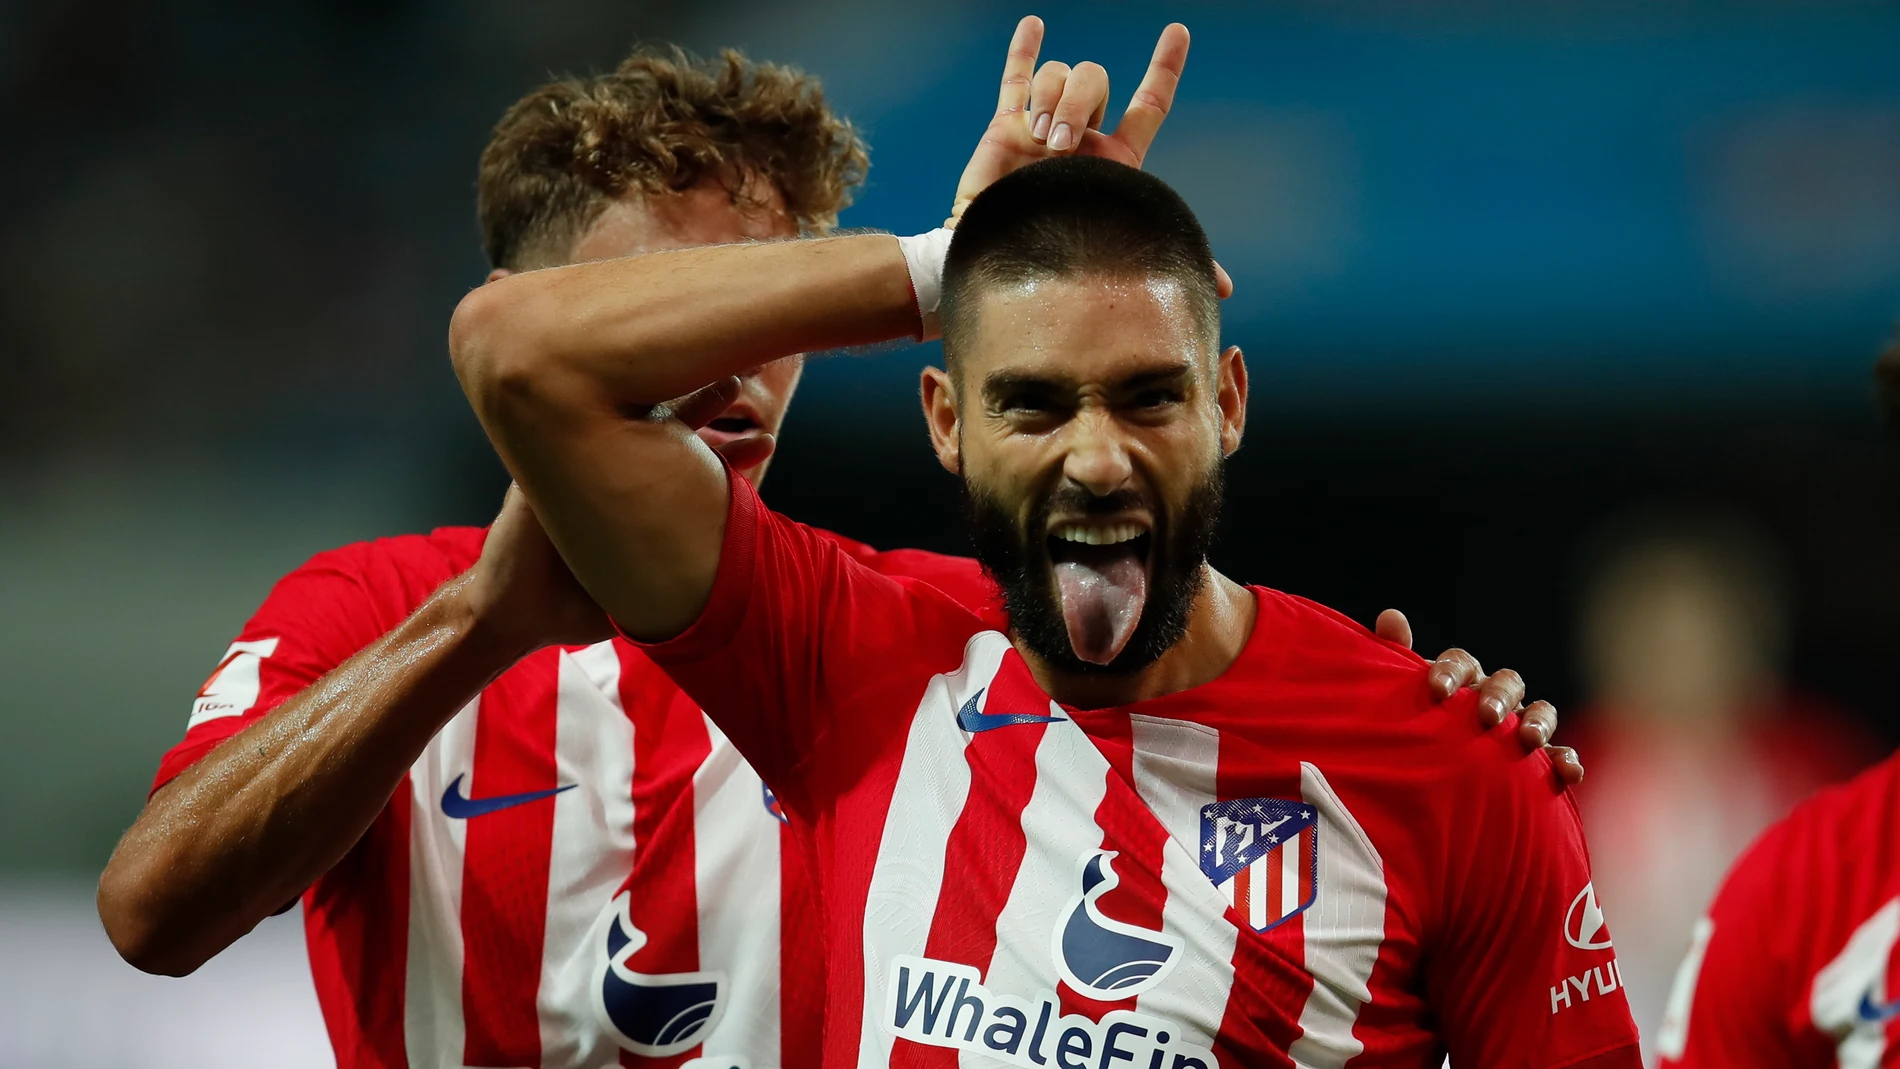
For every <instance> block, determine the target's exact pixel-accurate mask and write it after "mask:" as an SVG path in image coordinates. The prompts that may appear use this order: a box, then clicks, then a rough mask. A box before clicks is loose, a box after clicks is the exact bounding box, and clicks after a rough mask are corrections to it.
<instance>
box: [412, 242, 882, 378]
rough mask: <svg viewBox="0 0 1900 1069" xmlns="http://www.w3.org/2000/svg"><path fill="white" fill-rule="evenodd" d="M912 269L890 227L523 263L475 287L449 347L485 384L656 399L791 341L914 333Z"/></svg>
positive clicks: (811, 345)
mask: <svg viewBox="0 0 1900 1069" xmlns="http://www.w3.org/2000/svg"><path fill="white" fill-rule="evenodd" d="M917 329H918V318H917V310H916V305H915V303H914V299H913V296H912V293H911V288H910V275H909V271H908V269H907V268H906V267H905V264H904V257H903V254H902V252H901V251H900V250H899V248H898V244H897V242H896V240H895V239H893V238H891V237H888V236H885V235H862V236H854V237H843V238H827V239H814V240H804V241H782V242H769V243H761V244H749V245H720V246H712V247H707V248H698V249H683V250H678V251H673V252H663V253H654V254H650V255H645V256H633V257H627V258H624V259H618V260H602V261H598V262H594V263H586V264H575V265H572V266H568V267H560V268H553V269H549V270H546V271H533V272H526V273H523V274H519V275H513V276H510V277H507V278H503V279H499V280H497V281H495V282H491V283H489V284H488V285H486V286H482V287H480V288H479V289H477V290H475V291H473V292H471V293H470V294H469V295H468V296H467V297H466V298H464V299H463V301H462V303H461V304H460V305H459V306H458V307H457V308H456V311H455V317H454V319H453V321H452V323H451V325H450V334H449V348H450V352H451V354H452V355H453V357H454V360H455V364H456V369H457V372H458V373H459V374H460V375H461V376H462V379H463V383H464V385H465V386H467V387H468V389H469V393H470V396H471V397H472V398H473V399H474V400H475V401H476V404H477V407H478V408H488V407H489V406H488V405H486V404H484V398H485V397H487V396H491V395H495V394H499V393H501V392H504V391H509V390H511V389H512V390H514V391H527V392H531V393H533V394H535V395H537V396H542V397H547V396H561V395H564V394H566V393H567V391H568V390H569V389H570V388H577V389H575V392H577V393H579V394H582V395H585V396H586V397H587V398H588V399H590V400H599V401H601V402H603V403H604V404H606V405H607V406H609V407H612V408H615V409H629V408H632V409H638V408H640V407H644V406H652V405H657V404H660V403H662V402H665V401H668V400H672V399H674V398H677V397H680V396H682V395H684V394H687V393H690V392H691V391H693V390H696V389H698V388H699V387H701V386H704V385H706V384H707V383H710V382H713V381H715V380H718V379H721V378H724V377H726V376H730V375H737V374H741V373H744V372H746V371H749V370H751V369H752V368H755V367H757V366H759V365H760V364H763V363H765V362H767V361H770V360H774V359H777V358H779V357H782V356H789V355H791V354H793V353H802V352H812V351H817V350H824V349H834V348H841V347H845V346H853V345H864V344H869V343H873V342H880V341H887V340H890V339H892V338H899V337H906V336H910V335H913V334H915V333H916V331H917Z"/></svg>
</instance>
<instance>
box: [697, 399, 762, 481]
mask: <svg viewBox="0 0 1900 1069" xmlns="http://www.w3.org/2000/svg"><path fill="white" fill-rule="evenodd" d="M698 434H699V440H700V441H702V442H705V443H706V444H707V445H709V446H711V447H712V448H713V451H714V452H716V453H718V454H719V455H721V456H723V457H725V458H726V462H727V463H729V464H731V465H732V466H733V467H735V468H738V469H739V470H741V471H743V470H745V469H747V468H753V467H757V466H758V465H759V464H761V463H764V461H765V459H766V458H767V457H769V456H771V455H772V445H773V441H772V436H771V435H769V434H767V433H766V431H765V427H764V426H763V425H762V424H760V423H759V420H758V416H757V415H756V414H755V413H753V412H752V411H751V409H750V407H749V406H747V405H746V404H745V403H744V402H740V403H738V404H735V405H733V406H731V407H730V408H727V409H726V410H725V411H724V412H723V413H721V414H720V415H719V418H718V419H715V420H713V421H711V422H709V423H707V424H706V425H705V426H703V427H701V428H699V431H698Z"/></svg>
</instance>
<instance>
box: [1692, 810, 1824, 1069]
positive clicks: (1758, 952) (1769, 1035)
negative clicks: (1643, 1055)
mask: <svg viewBox="0 0 1900 1069" xmlns="http://www.w3.org/2000/svg"><path fill="white" fill-rule="evenodd" d="M1786 840H1787V835H1786V825H1785V824H1784V825H1782V826H1778V827H1777V828H1775V829H1773V830H1771V831H1770V832H1769V833H1768V834H1767V835H1766V836H1764V837H1763V838H1762V839H1761V840H1760V841H1758V842H1757V843H1756V844H1755V846H1753V847H1751V848H1750V849H1749V851H1748V852H1747V853H1745V854H1743V855H1742V858H1741V860H1740V861H1738V862H1737V863H1736V865H1735V868H1734V869H1732V870H1731V871H1730V872H1729V875H1728V878H1727V880H1726V881H1724V883H1723V885H1722V889H1721V890H1720V891H1718V892H1717V893H1716V896H1715V901H1714V903H1713V904H1712V905H1711V906H1710V907H1709V915H1708V916H1707V917H1705V918H1703V919H1702V921H1701V922H1700V923H1699V924H1697V925H1696V929H1695V933H1694V938H1693V939H1692V940H1691V942H1690V945H1689V951H1688V953H1687V954H1686V955H1684V957H1683V960H1682V964H1681V965H1680V966H1679V967H1678V968H1677V970H1676V979H1675V984H1674V986H1672V987H1671V988H1670V992H1669V1001H1668V1003H1667V1005H1666V1007H1665V1009H1664V1012H1663V1023H1662V1027H1661V1028H1660V1029H1659V1030H1658V1031H1657V1034H1656V1053H1657V1054H1658V1055H1659V1056H1660V1058H1661V1062H1660V1064H1661V1065H1663V1066H1666V1067H1669V1069H1731V1067H1732V1069H1755V1067H1760V1069H1791V1067H1796V1066H1808V1065H1814V1066H1822V1065H1832V1064H1834V1059H1833V1057H1832V1054H1831V1052H1830V1051H1829V1050H1828V1048H1827V1046H1826V1044H1825V1043H1823V1044H1820V1045H1819V1049H1818V1050H1817V1049H1810V1048H1813V1047H1814V1046H1815V1044H1813V1043H1812V1042H1807V1041H1806V1040H1808V1039H1809V1038H1810V1037H1809V1036H1806V1035H1803V1034H1802V1033H1803V1032H1804V1031H1805V1030H1804V1029H1801V1028H1799V1027H1798V1026H1797V1021H1800V1020H1805V1015H1804V1014H1803V1013H1802V1012H1801V1008H1800V1003H1801V1000H1802V996H1803V994H1804V992H1803V991H1802V990H1800V989H1799V988H1798V986H1797V985H1800V984H1802V983H1804V978H1805V977H1806V976H1807V975H1808V972H1809V971H1810V970H1803V969H1800V968H1799V967H1798V966H1799V964H1800V963H1799V962H1797V961H1794V960H1792V958H1793V955H1792V954H1791V953H1789V948H1788V947H1787V945H1786V944H1787V939H1788V936H1789V934H1790V932H1791V930H1793V929H1798V928H1799V927H1800V926H1799V925H1791V924H1789V923H1787V919H1786V913H1787V911H1786V909H1785V907H1784V906H1783V900H1784V898H1785V896H1786V889H1785V887H1783V888H1777V887H1776V886H1775V884H1776V882H1777V877H1785V875H1786V873H1787V871H1788V870H1787V868H1786V864H1787V858H1786V857H1785V848H1786Z"/></svg>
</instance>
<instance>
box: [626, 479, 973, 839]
mask: <svg viewBox="0 0 1900 1069" xmlns="http://www.w3.org/2000/svg"><path fill="white" fill-rule="evenodd" d="M729 482H730V484H731V487H732V491H731V499H730V501H731V503H730V505H729V511H728V514H727V520H726V535H725V543H724V547H723V550H722V552H721V553H720V560H719V572H718V576H717V577H716V578H715V580H714V582H713V590H712V594H711V596H710V598H709V599H708V601H707V603H706V607H705V608H704V609H703V610H702V611H701V613H700V616H699V619H698V620H696V621H695V622H694V623H693V625H692V626H691V627H689V628H688V629H687V630H686V631H685V632H683V633H682V634H680V635H679V636H677V637H675V638H673V639H670V640H668V641H665V642H660V643H644V644H640V645H641V646H642V648H643V649H644V650H645V651H646V652H647V654H648V655H649V656H650V657H651V658H652V659H653V660H654V662H655V663H657V664H658V665H659V666H660V667H661V668H662V669H664V670H665V671H666V672H667V674H668V675H670V676H671V677H672V678H673V680H674V682H676V683H677V684H679V686H680V687H681V689H683V690H684V691H685V692H686V693H687V694H688V695H689V696H690V697H692V698H693V700H695V701H697V702H698V703H699V705H700V707H701V708H702V709H704V710H705V712H706V715H707V716H709V717H710V718H712V720H713V722H714V723H715V724H717V725H718V726H719V729H720V730H721V731H723V732H724V733H725V735H726V737H727V738H729V739H731V740H732V743H733V745H734V746H735V747H737V749H738V750H739V752H740V753H741V754H742V755H744V757H745V758H746V760H747V761H749V762H750V763H751V764H752V766H753V768H755V769H757V770H758V772H759V774H760V776H761V777H762V778H763V779H764V780H765V782H766V783H768V784H770V785H771V787H772V790H773V792H774V793H775V794H776V795H777V796H778V799H779V801H780V802H781V804H783V805H786V806H788V807H791V808H793V809H795V810H799V811H802V812H804V813H806V814H810V813H812V812H815V811H816V808H818V807H821V806H822V804H823V801H824V798H825V796H826V795H827V794H828V793H829V792H835V791H842V790H846V789H848V788H849V787H850V785H851V783H853V782H854V781H855V779H856V775H857V773H858V772H860V771H862V770H863V769H864V768H865V767H867V766H868V765H869V764H870V763H871V762H872V761H873V760H874V759H875V757H876V756H877V755H878V754H880V753H882V752H884V750H885V748H886V747H887V746H890V745H892V744H893V743H894V742H895V741H897V740H898V739H900V738H901V732H902V731H903V730H904V728H905V723H904V721H903V720H902V719H901V718H900V716H899V714H898V713H897V712H896V711H895V710H893V709H891V708H890V696H891V693H892V687H893V686H894V685H895V686H899V687H901V685H902V684H901V683H897V684H893V682H892V681H893V680H897V679H900V678H901V679H911V678H914V679H915V682H916V685H917V697H918V698H921V697H922V693H923V687H924V685H925V683H926V682H927V681H928V679H929V677H930V675H931V674H932V673H934V672H937V671H947V670H949V669H950V668H953V667H955V663H956V662H955V658H954V657H952V658H950V659H949V663H946V664H937V663H933V660H932V658H931V655H930V654H929V652H927V651H928V649H929V648H930V647H931V646H932V645H933V643H932V642H931V641H930V639H931V638H932V637H935V638H937V639H938V640H939V641H938V642H936V643H935V645H936V646H937V647H939V648H941V647H942V646H943V641H942V639H943V638H944V637H945V633H946V630H949V631H955V630H956V628H957V627H958V625H959V619H960V618H969V614H968V613H966V612H964V611H963V610H962V609H960V608H958V607H957V606H956V604H955V603H954V602H952V601H951V600H950V599H949V598H948V597H947V596H945V595H944V594H942V593H940V592H939V591H937V590H936V589H934V588H932V587H930V586H929V585H928V584H926V583H923V582H922V581H919V580H915V579H909V578H901V579H900V578H893V577H891V576H887V575H883V574H880V573H879V572H878V571H876V570H874V569H873V568H871V567H867V566H866V565H865V564H864V563H862V562H861V561H860V560H858V559H857V558H855V557H853V556H852V555H851V554H850V553H848V552H847V551H846V550H845V549H843V548H841V547H840V546H839V545H838V543H837V541H836V540H834V539H833V538H831V537H830V536H827V535H825V534H824V533H823V532H820V531H817V530H816V529H814V528H810V527H806V526H805V525H803V524H800V523H797V522H794V521H792V520H789V519H787V518H785V517H784V516H781V515H779V514H777V513H775V512H772V511H771V510H769V509H767V508H766V507H765V506H764V504H763V503H761V502H760V500H759V497H758V492H757V491H756V490H754V489H753V488H752V485H751V483H749V482H747V481H746V480H744V479H742V478H738V477H736V476H732V477H729ZM969 620H970V621H971V622H969V623H968V624H967V626H964V627H963V629H962V633H961V635H959V636H956V637H957V638H958V641H957V648H958V650H960V649H961V641H960V639H961V638H967V636H968V635H969V634H973V633H975V632H976V631H977V630H978V629H979V628H978V626H977V625H976V624H975V623H974V622H973V620H974V618H969ZM937 659H938V660H942V659H943V658H941V657H939V658H937ZM887 713H888V714H889V715H884V714H887ZM821 754H822V756H823V762H822V764H823V769H822V774H820V773H819V772H818V771H816V770H814V769H812V768H810V767H808V766H809V765H810V764H811V763H812V762H813V760H814V757H816V756H817V755H821Z"/></svg>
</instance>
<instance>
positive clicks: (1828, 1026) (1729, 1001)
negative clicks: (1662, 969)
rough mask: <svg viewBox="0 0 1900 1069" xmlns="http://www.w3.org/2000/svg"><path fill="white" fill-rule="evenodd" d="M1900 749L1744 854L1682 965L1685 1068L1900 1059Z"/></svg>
mask: <svg viewBox="0 0 1900 1069" xmlns="http://www.w3.org/2000/svg"><path fill="white" fill-rule="evenodd" d="M1896 945H1900V754H1896V755H1894V756H1892V757H1889V758H1887V760H1885V761H1883V762H1881V763H1880V764H1878V765H1875V766H1874V767H1873V768H1871V769H1869V770H1868V771H1866V772H1863V773H1861V775H1860V776H1859V777H1857V778H1856V779H1854V780H1852V781H1850V782H1849V783H1847V784H1845V785H1843V786H1840V787H1834V788H1831V789H1829V790H1825V791H1822V792H1821V793H1820V794H1817V795H1815V796H1814V797H1813V798H1811V799H1809V800H1808V801H1807V802H1804V803H1802V805H1801V806H1799V807H1798V808H1796V809H1795V811H1794V812H1793V813H1791V814H1789V815H1788V817H1787V818H1786V819H1784V820H1783V821H1782V822H1781V823H1779V824H1777V825H1775V826H1773V827H1771V828H1770V829H1769V830H1768V831H1767V832H1765V833H1764V834H1763V835H1762V837H1761V838H1760V839H1759V840H1757V841H1756V843H1755V845H1754V846H1753V847H1750V848H1749V851H1748V852H1747V853H1746V854H1744V855H1742V859H1741V860H1740V861H1738V862H1736V863H1735V868H1734V869H1733V870H1731V871H1730V873H1729V876H1728V879H1727V881H1726V882H1725V883H1724V884H1723V886H1722V889H1721V891H1719V892H1718V893H1717V894H1716V897H1715V902H1714V904H1713V905H1712V906H1711V907H1710V908H1709V913H1708V916H1706V917H1705V918H1703V920H1702V922H1701V923H1700V924H1698V925H1697V926H1696V929H1695V933H1694V937H1693V939H1692V940H1691V942H1690V946H1689V952H1688V954H1687V955H1686V956H1685V957H1684V958H1683V962H1682V967H1681V969H1679V970H1678V971H1677V974H1676V984H1675V988H1674V990H1672V991H1671V993H1670V997H1669V1005H1668V1009H1667V1010H1666V1012H1665V1014H1664V1017H1663V1026H1662V1029H1661V1030H1660V1032H1659V1033H1658V1035H1657V1042H1656V1046H1657V1050H1658V1052H1659V1053H1660V1054H1661V1055H1662V1064H1663V1065H1665V1066H1669V1067H1672V1069H1674V1067H1681V1069H1715V1067H1717V1066H1720V1067H1723V1069H1751V1067H1755V1066H1760V1067H1762V1069H1767V1067H1769V1066H1774V1067H1776V1069H1808V1067H1813V1069H1821V1067H1823V1066H1827V1067H1836V1066H1838V1067H1839V1069H1893V1067H1895V1066H1900V953H1897V952H1896Z"/></svg>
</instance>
